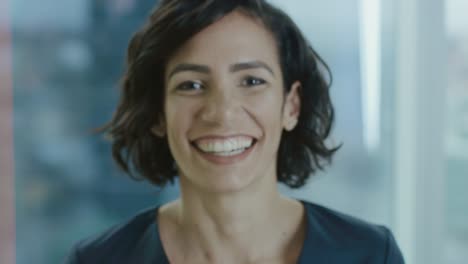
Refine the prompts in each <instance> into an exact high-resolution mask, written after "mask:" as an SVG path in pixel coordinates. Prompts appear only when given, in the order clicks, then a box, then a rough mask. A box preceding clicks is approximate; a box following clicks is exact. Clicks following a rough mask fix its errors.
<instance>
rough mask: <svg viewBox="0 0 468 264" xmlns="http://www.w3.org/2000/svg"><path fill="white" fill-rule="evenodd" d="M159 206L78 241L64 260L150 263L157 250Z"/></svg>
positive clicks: (88, 263) (90, 262) (68, 261)
mask: <svg viewBox="0 0 468 264" xmlns="http://www.w3.org/2000/svg"><path fill="white" fill-rule="evenodd" d="M157 210H158V207H154V208H149V209H146V210H143V211H141V212H139V213H138V214H136V215H135V216H133V217H132V218H130V219H127V220H126V221H124V222H122V223H120V224H118V225H115V226H112V227H110V228H108V229H107V230H105V231H103V232H101V233H99V234H96V235H94V236H92V237H89V238H87V239H84V240H82V241H80V242H79V243H77V244H76V245H75V247H74V248H73V250H72V252H71V254H70V255H69V256H68V258H67V260H66V261H65V263H68V264H72V263H73V264H78V263H86V264H93V263H147V262H148V263H149V260H150V259H154V257H155V255H154V254H157V253H158V252H154V250H148V247H149V245H151V247H152V246H156V245H155V244H156V243H158V239H157V238H158V235H157V232H158V230H157V224H156V214H157Z"/></svg>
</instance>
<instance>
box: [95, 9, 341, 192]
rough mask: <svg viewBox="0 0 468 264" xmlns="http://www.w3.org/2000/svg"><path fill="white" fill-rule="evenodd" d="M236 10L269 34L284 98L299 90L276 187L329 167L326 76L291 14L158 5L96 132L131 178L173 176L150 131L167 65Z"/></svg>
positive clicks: (160, 181) (162, 145)
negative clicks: (110, 112)
mask: <svg viewBox="0 0 468 264" xmlns="http://www.w3.org/2000/svg"><path fill="white" fill-rule="evenodd" d="M234 10H239V11H241V12H243V13H245V14H247V15H248V16H250V17H252V18H253V19H256V20H258V21H259V22H261V23H262V24H263V25H264V26H265V27H266V28H267V29H268V30H270V32H271V33H272V34H273V36H274V38H275V41H276V44H277V47H278V52H279V58H280V61H279V64H280V66H281V70H282V73H283V76H284V89H285V90H284V92H285V93H286V92H288V89H290V87H291V85H292V83H293V82H294V81H297V80H298V81H300V82H301V84H302V87H301V92H300V98H301V111H300V116H299V120H298V124H297V126H296V127H295V129H293V130H292V131H290V132H286V131H284V132H283V134H282V137H281V142H280V146H279V150H278V161H277V177H278V181H279V182H283V183H285V184H287V185H288V186H290V187H300V186H302V185H304V184H305V181H306V180H307V178H308V177H309V176H310V175H311V174H313V173H314V172H315V171H316V170H317V169H323V165H324V162H328V163H329V162H330V161H331V157H332V155H333V154H334V152H335V151H336V150H337V149H338V147H333V148H329V147H327V146H326V144H325V140H326V139H327V138H328V136H329V134H330V130H331V127H332V124H333V119H334V110H333V106H332V103H331V101H330V96H329V87H330V84H331V73H330V70H329V68H328V66H327V65H326V64H325V62H324V61H323V60H322V59H321V58H320V56H319V55H318V54H317V53H316V52H315V51H314V50H313V49H312V47H311V46H310V45H309V44H308V42H307V40H306V39H305V38H304V36H303V35H302V33H301V32H300V30H299V29H298V27H297V26H296V25H295V23H294V22H293V21H292V20H291V19H290V18H289V16H288V15H286V14H285V13H284V12H283V11H281V10H279V9H278V8H276V7H274V6H272V5H271V4H269V3H267V2H266V1H263V0H163V1H161V2H160V4H159V5H158V6H157V7H156V8H155V9H154V10H153V11H152V12H151V15H150V17H149V19H148V21H147V23H146V24H145V25H144V26H143V27H142V28H141V29H140V30H139V31H137V32H136V33H135V34H134V36H133V37H132V39H131V41H130V44H129V47H128V54H127V66H126V70H125V73H124V75H123V79H122V93H121V98H120V102H119V105H118V108H117V111H116V113H115V115H114V117H113V118H112V120H111V121H110V122H109V123H108V124H107V125H106V126H105V127H103V129H102V130H101V131H104V132H106V133H107V134H108V135H109V136H110V138H111V140H112V154H113V157H114V159H115V160H116V162H117V163H118V164H119V166H120V167H121V168H122V169H123V170H124V171H125V172H127V173H129V174H130V176H132V177H133V178H136V179H139V178H141V177H138V176H136V174H135V172H136V173H138V174H139V175H140V176H142V177H143V179H147V180H148V181H150V182H152V183H153V184H156V185H159V186H163V185H165V184H166V183H167V182H168V181H170V182H173V180H174V178H175V177H176V176H177V166H176V163H175V160H174V158H173V156H172V154H171V151H170V149H169V145H168V142H167V139H166V138H161V137H157V136H155V135H154V134H153V133H152V132H151V128H152V127H153V126H154V125H155V124H158V123H159V122H161V120H160V118H162V117H163V116H164V114H163V110H164V101H163V100H164V86H165V84H164V72H165V67H166V64H167V62H168V60H169V59H170V58H171V56H172V55H173V54H174V53H175V52H176V51H177V50H178V49H179V48H180V47H181V46H182V45H183V44H184V43H185V42H186V41H188V40H189V39H190V38H191V37H193V36H194V35H195V34H197V33H198V32H200V31H201V30H203V29H204V28H206V27H207V26H209V25H210V24H212V23H214V22H215V21H217V20H218V19H220V18H221V17H223V16H225V15H226V14H228V13H230V12H232V11H234ZM326 77H329V78H328V79H329V80H328V81H327V78H326Z"/></svg>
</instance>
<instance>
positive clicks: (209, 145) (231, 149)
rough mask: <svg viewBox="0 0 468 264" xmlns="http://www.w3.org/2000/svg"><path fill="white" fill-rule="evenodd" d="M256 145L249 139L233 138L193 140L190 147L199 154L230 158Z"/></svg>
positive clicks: (252, 139)
mask: <svg viewBox="0 0 468 264" xmlns="http://www.w3.org/2000/svg"><path fill="white" fill-rule="evenodd" d="M256 143H257V140H256V139H255V138H251V137H233V138H229V139H223V140H221V139H216V140H195V141H193V142H191V145H192V146H193V147H194V148H195V149H196V150H198V151H199V152H201V153H203V154H207V155H210V156H211V155H212V156H217V157H232V156H238V155H241V154H242V153H244V152H247V151H248V150H250V149H251V148H253V146H254V145H255V144H256Z"/></svg>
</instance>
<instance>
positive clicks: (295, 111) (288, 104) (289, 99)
mask: <svg viewBox="0 0 468 264" xmlns="http://www.w3.org/2000/svg"><path fill="white" fill-rule="evenodd" d="M300 89H301V83H300V82H299V81H295V82H294V83H293V84H292V85H291V89H290V90H289V93H288V94H287V95H286V98H285V101H284V107H283V127H284V129H286V130H287V131H291V130H293V129H294V128H295V127H296V125H297V122H298V120H299V113H300V112H301V97H300Z"/></svg>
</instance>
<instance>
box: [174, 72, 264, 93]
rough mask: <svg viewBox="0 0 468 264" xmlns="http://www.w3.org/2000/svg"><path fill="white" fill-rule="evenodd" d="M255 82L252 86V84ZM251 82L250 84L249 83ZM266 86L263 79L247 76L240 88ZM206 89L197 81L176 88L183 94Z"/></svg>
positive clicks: (187, 82) (186, 82)
mask: <svg viewBox="0 0 468 264" xmlns="http://www.w3.org/2000/svg"><path fill="white" fill-rule="evenodd" d="M252 81H253V82H255V83H254V84H252V83H251V82H252ZM249 82H250V83H249ZM264 84H266V81H265V80H264V79H262V78H257V77H253V76H247V77H245V78H244V79H242V81H241V83H240V86H242V87H254V86H260V85H264ZM194 85H197V86H198V87H197V88H193V86H194ZM204 88H205V85H204V84H203V83H202V82H197V81H185V82H183V83H181V84H179V85H178V86H177V87H176V90H177V91H182V92H193V91H199V90H202V89H204Z"/></svg>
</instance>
